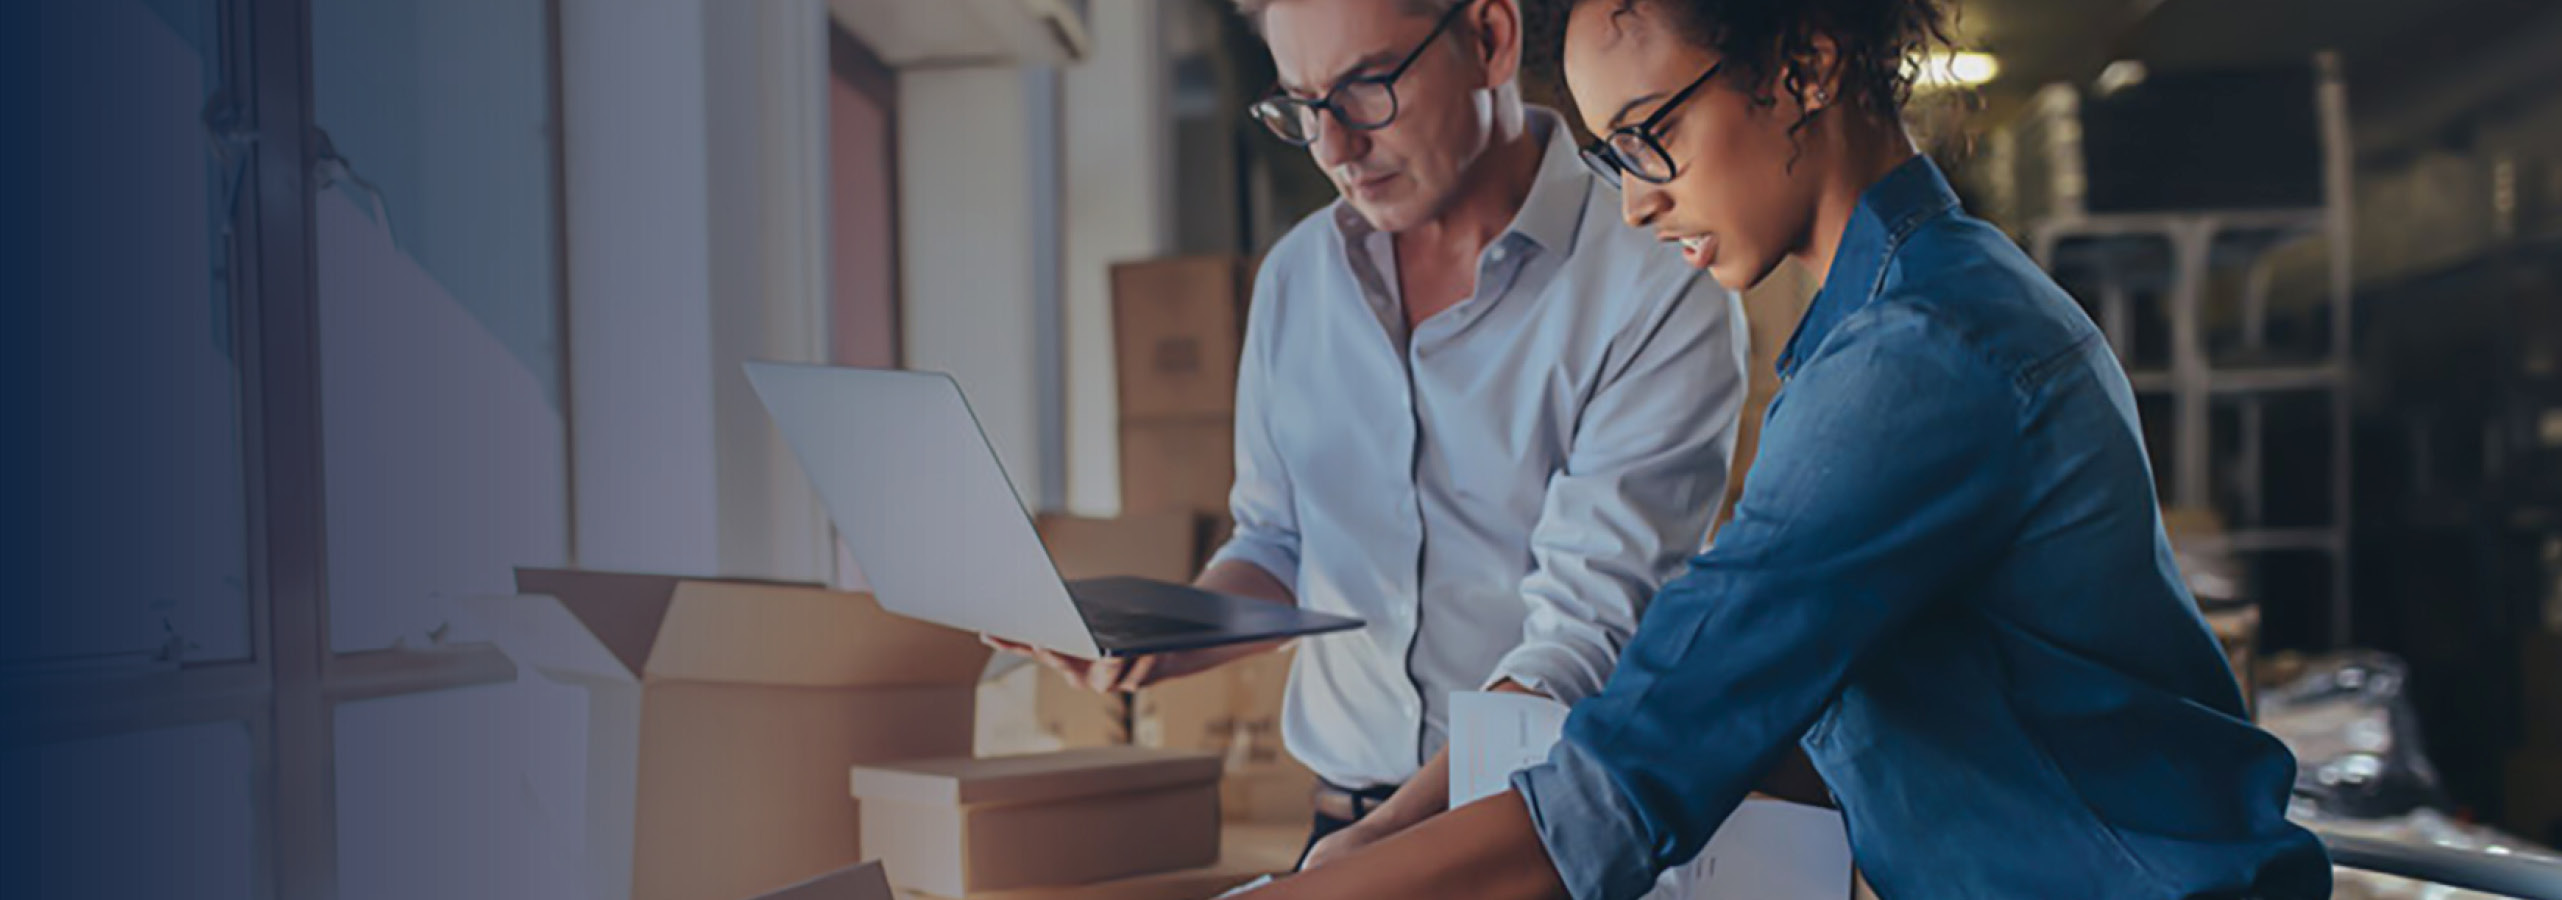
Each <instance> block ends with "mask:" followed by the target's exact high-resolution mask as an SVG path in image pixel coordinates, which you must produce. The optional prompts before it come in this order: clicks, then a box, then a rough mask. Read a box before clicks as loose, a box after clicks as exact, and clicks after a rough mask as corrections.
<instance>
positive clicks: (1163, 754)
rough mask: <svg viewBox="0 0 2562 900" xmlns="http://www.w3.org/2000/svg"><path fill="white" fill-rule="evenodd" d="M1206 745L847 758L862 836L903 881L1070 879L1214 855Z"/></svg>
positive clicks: (1025, 883)
mask: <svg viewBox="0 0 2562 900" xmlns="http://www.w3.org/2000/svg"><path fill="white" fill-rule="evenodd" d="M1218 776H1219V761H1218V758H1217V757H1214V756H1210V755H1208V754H1202V753H1183V752H1175V751H1164V750H1151V749H1148V748H1144V747H1097V748H1092V749H1086V750H1068V751H1063V752H1059V753H1045V754H1034V755H1029V756H1000V757H987V758H972V757H954V758H945V759H930V760H910V761H907V762H899V763H886V764H879V765H871V766H856V767H854V770H853V778H852V788H853V792H854V796H855V797H856V798H858V799H860V800H861V801H862V811H863V824H864V827H865V832H864V833H865V837H866V838H868V839H869V840H870V844H869V845H868V846H867V847H866V849H867V850H869V851H871V852H872V853H873V854H874V855H876V856H878V857H880V859H881V862H882V864H883V865H884V866H886V867H887V868H888V869H889V874H890V881H891V883H893V884H895V885H897V886H898V887H899V888H900V889H902V890H915V891H923V892H926V893H930V894H936V895H940V896H946V897H960V896H966V895H968V894H970V893H971V892H973V891H990V890H1004V889H1009V888H1024V887H1041V886H1048V885H1063V884H1080V883H1083V882H1089V881H1101V880H1105V879H1112V878H1127V877H1130V876H1134V875H1144V874H1148V873H1151V872H1166V871H1173V870H1176V869H1190V868H1197V867H1200V866H1206V865H1210V864H1212V863H1214V862H1216V861H1217V860H1218V857H1219V828H1218V821H1219V793H1218V787H1217V779H1218Z"/></svg>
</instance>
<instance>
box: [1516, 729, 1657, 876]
mask: <svg viewBox="0 0 2562 900" xmlns="http://www.w3.org/2000/svg"><path fill="white" fill-rule="evenodd" d="M1512 789H1513V790H1514V791H1516V792H1518V793H1519V794H1521V799H1522V803H1523V805H1525V806H1527V807H1529V809H1530V827H1531V828H1532V829H1534V830H1536V831H1538V832H1539V843H1540V844H1541V845H1542V846H1544V847H1546V848H1547V850H1548V864H1549V865H1551V866H1554V867H1555V868H1556V870H1557V879H1558V880H1559V881H1562V882H1564V883H1565V885H1566V891H1567V893H1568V894H1570V895H1572V896H1573V897H1574V900H1629V898H1635V897H1641V896H1644V895H1645V893H1646V892H1647V891H1650V890H1653V889H1654V886H1655V877H1656V875H1657V874H1658V873H1657V872H1656V871H1655V868H1654V865H1653V856H1652V854H1650V853H1649V852H1647V847H1646V840H1645V837H1644V835H1643V833H1642V832H1641V831H1640V830H1639V823H1638V818H1637V812H1636V809H1635V807H1633V806H1631V805H1630V804H1629V803H1628V799H1627V798H1626V797H1624V796H1622V795H1621V794H1620V793H1619V787H1618V782H1617V781H1616V780H1615V779H1613V778H1611V777H1610V772H1609V771H1608V770H1606V769H1604V768H1602V766H1601V762H1600V760H1598V759H1595V758H1594V757H1593V756H1592V754H1590V753H1588V752H1585V751H1584V749H1583V747H1582V745H1580V744H1576V743H1574V742H1572V741H1559V742H1557V747H1556V749H1555V750H1552V751H1549V754H1548V761H1547V762H1545V763H1541V764H1539V765H1536V766H1532V767H1530V768H1527V769H1523V770H1521V771H1518V772H1514V773H1512Z"/></svg>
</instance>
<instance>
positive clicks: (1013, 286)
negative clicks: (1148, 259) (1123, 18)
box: [898, 4, 1109, 502]
mask: <svg viewBox="0 0 2562 900" xmlns="http://www.w3.org/2000/svg"><path fill="white" fill-rule="evenodd" d="M1105 5H1109V4H1105ZM898 82H899V83H898V115H899V121H898V132H899V137H898V142H899V189H900V195H899V267H900V274H901V276H902V278H903V279H904V280H905V282H906V288H905V291H904V296H903V297H902V298H901V299H902V300H903V302H904V307H903V309H902V310H901V313H902V316H903V319H904V327H905V329H906V349H907V366H908V368H911V369H922V370H930V371H941V372H950V373H951V374H952V376H953V377H954V378H955V379H956V380H958V381H959V382H960V384H961V390H962V392H963V393H964V394H966V395H968V397H969V400H970V407H971V409H972V410H974V411H975V412H977V414H978V420H979V425H980V427H981V428H982V429H984V430H985V431H986V432H987V436H988V440H989V441H990V442H991V443H993V444H994V445H995V446H996V452H997V457H998V459H999V460H1000V461H1002V462H1003V463H1004V465H1005V471H1006V473H1007V474H1009V475H1011V476H1012V477H1013V479H1014V488H1015V493H1016V494H1017V495H1018V496H1020V497H1022V498H1024V499H1025V500H1026V501H1027V502H1037V500H1038V499H1039V498H1040V497H1041V496H1042V489H1043V484H1042V483H1041V472H1042V468H1043V467H1042V465H1041V462H1042V460H1041V456H1040V454H1041V450H1042V435H1041V394H1042V392H1043V388H1044V383H1045V379H1054V378H1055V377H1056V376H1055V375H1054V374H1051V373H1044V372H1043V371H1041V365H1040V363H1041V360H1042V359H1043V357H1044V356H1045V354H1044V353H1043V352H1042V350H1041V347H1040V341H1041V339H1042V338H1041V335H1040V334H1039V328H1038V327H1037V325H1038V321H1039V318H1040V311H1039V309H1038V308H1037V305H1036V298H1037V297H1038V294H1039V291H1038V282H1039V281H1040V280H1041V279H1044V278H1050V279H1055V278H1056V277H1057V273H1056V272H1042V271H1040V270H1039V267H1038V266H1037V265H1036V256H1037V255H1038V254H1037V252H1036V251H1037V249H1038V248H1037V247H1036V246H1035V243H1036V241H1037V240H1038V239H1039V235H1038V233H1037V231H1038V229H1039V228H1041V227H1043V226H1042V224H1041V223H1039V222H1036V221H1035V220H1034V211H1035V209H1037V208H1038V204H1036V203H1034V202H1033V199H1032V196H1031V191H1032V190H1033V181H1034V179H1033V172H1032V165H1033V161H1032V158H1031V157H1030V156H1029V153H1030V152H1031V151H1030V148H1031V147H1032V146H1034V145H1035V144H1036V143H1041V142H1040V141H1038V140H1037V139H1036V136H1035V135H1033V134H1032V133H1031V128H1030V124H1031V122H1032V120H1033V116H1032V104H1034V103H1037V102H1055V101H1054V100H1044V99H1042V98H1039V97H1036V96H1035V94H1034V91H1033V88H1034V87H1035V85H1036V83H1045V82H1038V81H1037V80H1036V79H1032V78H1028V77H1027V76H1026V75H1025V73H1024V72H1023V71H1022V70H1020V69H1017V68H1013V67H999V66H987V67H969V68H950V69H923V70H908V71H903V72H900V73H899V77H898ZM1049 227H1051V228H1055V227H1056V224H1055V223H1052V224H1050V225H1049Z"/></svg>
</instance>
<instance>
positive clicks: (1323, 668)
mask: <svg viewBox="0 0 2562 900" xmlns="http://www.w3.org/2000/svg"><path fill="white" fill-rule="evenodd" d="M1531 125H1532V129H1533V130H1532V134H1533V136H1534V138H1535V139H1537V140H1539V141H1540V142H1541V143H1542V145H1543V150H1542V153H1543V156H1542V159H1541V161H1540V165H1539V169H1538V173H1537V176H1536V178H1537V181H1536V182H1535V183H1534V184H1533V185H1532V186H1531V188H1530V192H1529V195H1528V197H1527V198H1526V199H1525V200H1524V202H1523V204H1522V207H1521V211H1520V212H1519V214H1518V215H1517V216H1516V217H1515V218H1514V220H1513V222H1512V226H1511V227H1510V228H1509V229H1507V230H1506V231H1504V233H1503V234H1502V235H1501V236H1499V237H1497V238H1496V239H1495V240H1494V242H1492V243H1491V244H1489V245H1488V246H1487V248H1486V249H1485V251H1484V252H1483V253H1482V254H1480V256H1479V257H1478V262H1477V283H1476V292H1475V293H1474V294H1473V295H1472V296H1470V297H1468V298H1466V299H1464V300H1462V301H1460V302H1459V303H1458V304H1457V305H1455V306H1452V307H1450V308H1449V309H1447V310H1444V311H1442V312H1441V313H1439V314H1437V315H1435V316H1433V317H1432V318H1430V319H1427V320H1425V321H1423V322H1422V323H1421V324H1420V325H1419V326H1417V327H1415V328H1414V330H1413V334H1411V335H1408V334H1407V333H1406V331H1407V329H1406V326H1405V313H1404V311H1403V305H1402V304H1401V302H1400V301H1399V299H1398V296H1397V277H1396V269H1395V263H1394V259H1393V257H1394V252H1395V251H1394V245H1393V241H1392V239H1391V236H1390V235H1388V234H1386V233H1384V232H1379V231H1377V230H1375V229H1372V228H1371V227H1370V226H1369V225H1368V224H1367V222H1366V221H1364V220H1363V219H1362V218H1361V217H1360V216H1359V215H1358V214H1357V213H1355V212H1354V211H1353V210H1352V209H1351V208H1350V207H1348V206H1346V205H1344V204H1343V203H1341V202H1337V203H1335V204H1334V205H1332V206H1330V207H1328V208H1327V209H1325V210H1322V211H1320V212H1318V213H1317V214H1315V215H1312V216H1310V217H1308V218H1307V219H1306V220H1305V221H1302V222H1300V223H1299V224H1298V225H1297V226H1296V227H1294V228H1292V229H1291V231H1290V233H1289V234H1288V235H1286V236H1284V237H1283V238H1282V239H1281V242H1280V243H1279V244H1278V245H1276V246H1275V247H1274V248H1273V250H1272V252H1271V254H1270V255H1269V256H1268V257H1267V258H1266V259H1265V260H1264V263H1263V268H1262V271H1261V272H1260V273H1259V274H1258V275H1257V277H1256V279H1255V287H1254V301H1253V308H1252V311H1251V312H1250V313H1249V315H1248V326H1247V331H1246V344H1245V352H1244V357H1243V359H1242V361H1241V363H1240V366H1239V371H1238V375H1237V422H1236V427H1237V431H1236V453H1237V465H1236V468H1237V480H1236V486H1235V488H1234V490H1233V492H1232V493H1231V495H1230V506H1231V509H1232V513H1233V515H1234V517H1235V519H1236V532H1235V536H1234V537H1233V538H1232V539H1231V540H1230V541H1229V542H1228V543H1227V544H1226V545H1225V546H1224V547H1222V548H1221V549H1220V551H1219V553H1218V555H1217V557H1216V558H1217V559H1219V560H1231V559H1233V560H1243V561H1246V562H1249V563H1252V564H1254V565H1256V566H1259V567H1261V568H1263V569H1264V570H1266V571H1269V572H1271V573H1272V574H1273V576H1274V577H1276V578H1278V579H1280V580H1281V581H1282V583H1284V584H1287V585H1289V586H1290V587H1291V590H1292V591H1293V592H1294V593H1295V594H1296V595H1297V597H1298V601H1299V604H1300V605H1301V606H1303V607H1306V608H1309V609H1314V610H1321V611H1325V612H1333V613H1342V614H1346V615H1352V616H1358V617H1360V618H1362V619H1364V620H1367V621H1368V623H1369V626H1368V627H1367V628H1365V629H1362V630H1360V631H1358V632H1351V633H1345V634H1337V635H1328V636H1324V637H1317V638H1311V639H1308V640H1306V641H1304V642H1302V644H1301V646H1300V648H1299V652H1298V658H1297V662H1296V663H1295V664H1294V666H1293V669H1292V671H1291V674H1290V685H1289V691H1288V695H1287V699H1286V701H1285V707H1284V713H1283V721H1282V736H1283V739H1284V740H1285V742H1286V743H1287V745H1288V747H1289V749H1290V752H1291V753H1292V754H1293V755H1295V756H1297V757H1298V758H1299V759H1300V760H1301V761H1302V762H1304V763H1306V764H1307V765H1308V767H1309V768H1311V769H1313V770H1315V771H1316V773H1317V774H1318V775H1319V776H1321V777H1323V778H1325V779H1326V780H1327V781H1330V782H1333V783H1334V784H1337V785H1341V786H1345V787H1368V786H1374V785H1384V784H1394V783H1399V782H1402V781H1404V780H1405V779H1406V778H1407V777H1408V776H1410V775H1412V774H1413V773H1414V771H1415V769H1416V768H1417V767H1419V766H1420V765H1421V764H1422V763H1423V762H1424V761H1425V760H1427V759H1429V758H1430V756H1431V755H1432V754H1433V753H1436V752H1438V751H1439V750H1440V748H1441V746H1442V745H1443V744H1444V743H1445V742H1446V739H1447V731H1446V728H1447V722H1448V711H1449V703H1450V694H1451V693H1452V692H1454V691H1466V690H1477V689H1480V688H1483V687H1485V686H1487V685H1489V684H1492V683H1494V682H1495V681H1498V680H1501V679H1505V678H1509V679H1512V680H1513V681H1516V682H1519V683H1521V684H1523V685H1525V686H1528V687H1531V688H1534V689H1537V690H1539V691H1541V692H1543V693H1546V694H1548V695H1550V696H1553V697H1556V698H1557V699H1559V700H1562V701H1565V702H1567V703H1573V702H1574V701H1576V700H1580V699H1582V698H1583V697H1585V696H1588V695H1590V694H1594V693H1597V692H1599V691H1600V689H1601V685H1602V682H1603V681H1605V680H1607V679H1608V678H1609V675H1610V672H1611V669H1612V667H1613V666H1614V665H1615V664H1616V662H1617V658H1618V653H1619V649H1620V648H1621V647H1622V646H1624V645H1626V643H1627V641H1628V638H1629V635H1630V634H1632V633H1633V632H1634V631H1635V630H1636V627H1637V618H1638V616H1639V614H1640V613H1641V612H1642V611H1643V609H1644V606H1645V603H1646V600H1647V598H1649V597H1650V596H1652V595H1653V593H1654V591H1655V588H1656V587H1657V586H1658V585H1660V584H1662V583H1663V582H1664V581H1666V580H1667V579H1669V578H1671V577H1672V576H1673V575H1675V574H1678V571H1679V569H1680V567H1681V566H1682V564H1683V562H1684V561H1685V560H1686V559H1687V558H1688V557H1689V556H1690V555H1691V554H1693V553H1694V552H1696V551H1697V550H1698V549H1699V545H1700V542H1701V538H1702V536H1703V535H1704V534H1705V533H1706V531H1707V527H1708V523H1709V521H1710V520H1711V518H1712V517H1713V516H1714V515H1715V514H1716V512H1717V505H1718V503H1719V502H1720V500H1721V499H1722V498H1723V496H1724V492H1725V481H1726V469H1727V461H1728V460H1729V459H1730V458H1731V456H1732V454H1733V452H1734V443H1735V426H1736V417H1737V415H1738V411H1739V410H1740V409H1741V408H1742V405H1743V400H1744V389H1745V381H1744V365H1745V360H1746V359H1747V346H1746V340H1747V330H1746V329H1745V328H1744V327H1743V320H1742V315H1743V313H1742V307H1741V305H1740V304H1739V303H1738V302H1737V300H1736V298H1735V296H1734V294H1733V293H1731V292H1729V291H1727V290H1725V289H1723V288H1721V287H1719V286H1718V285H1717V283H1716V282H1715V281H1714V280H1712V279H1710V278H1708V277H1706V275H1705V274H1704V273H1700V272H1696V271H1694V270H1692V269H1691V268H1689V267H1688V266H1687V265H1684V264H1683V263H1682V261H1681V259H1680V257H1679V255H1678V254H1677V253H1675V252H1674V250H1673V249H1672V248H1670V247H1668V246H1664V245H1662V244H1661V243H1660V242H1658V241H1657V240H1656V239H1655V238H1654V236H1653V235H1650V234H1647V233H1644V232H1641V231H1638V230H1635V229H1631V228H1628V227H1627V226H1626V225H1625V224H1623V223H1622V222H1621V221H1620V215H1619V196H1618V194H1617V193H1616V192H1615V191H1612V190H1610V189H1609V188H1608V187H1607V186H1606V185H1603V184H1601V183H1600V182H1599V181H1598V180H1597V179H1595V178H1594V177H1593V176H1592V175H1591V174H1590V173H1589V172H1587V171H1586V170H1585V169H1584V167H1583V164H1582V162H1581V160H1579V159H1578V158H1577V156H1576V153H1575V148H1574V146H1573V144H1572V143H1571V140H1570V138H1569V137H1568V135H1569V134H1570V132H1568V130H1567V129H1566V128H1565V126H1564V123H1563V122H1562V120H1560V119H1558V118H1557V116H1556V114H1554V113H1552V112H1548V111H1546V110H1541V109H1533V110H1532V111H1531Z"/></svg>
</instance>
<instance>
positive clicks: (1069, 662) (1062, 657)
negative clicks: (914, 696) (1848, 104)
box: [979, 634, 1226, 694]
mask: <svg viewBox="0 0 2562 900" xmlns="http://www.w3.org/2000/svg"><path fill="white" fill-rule="evenodd" d="M979 642H980V643H983V644H986V645H988V646H990V647H994V648H996V649H998V650H1002V651H1005V652H1007V653H1015V654H1020V655H1023V656H1029V657H1031V658H1033V659H1035V660H1038V661H1039V662H1040V663H1041V664H1042V665H1044V666H1048V667H1050V668H1051V669H1052V670H1054V671H1056V672H1058V673H1059V674H1060V675H1064V676H1066V677H1067V680H1068V683H1069V684H1073V685H1077V686H1079V687H1083V688H1085V689H1086V690H1090V691H1093V692H1095V693H1098V694H1119V693H1127V692H1130V691H1135V690H1138V689H1140V688H1143V687H1147V686H1148V685H1151V684H1156V683H1158V682H1161V681H1165V680H1166V679H1169V678H1179V677H1182V676H1185V675H1190V674H1192V673H1194V672H1198V671H1201V670H1203V669H1207V668H1209V667H1211V666H1215V665H1217V664H1219V663H1221V662H1225V661H1226V660H1225V659H1212V658H1208V657H1207V656H1206V655H1205V654H1203V653H1202V652H1201V651H1197V650H1177V651H1173V652H1169V653H1151V654H1148V655H1146V656H1124V657H1113V658H1108V659H1085V658H1083V657H1077V656H1069V655H1067V654H1065V653H1059V652H1057V651H1053V650H1049V649H1046V648H1042V647H1035V646H1032V645H1030V644H1024V643H1018V642H1015V641H1009V640H1006V639H1004V638H1001V637H997V636H995V635H991V634H982V635H979Z"/></svg>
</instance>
